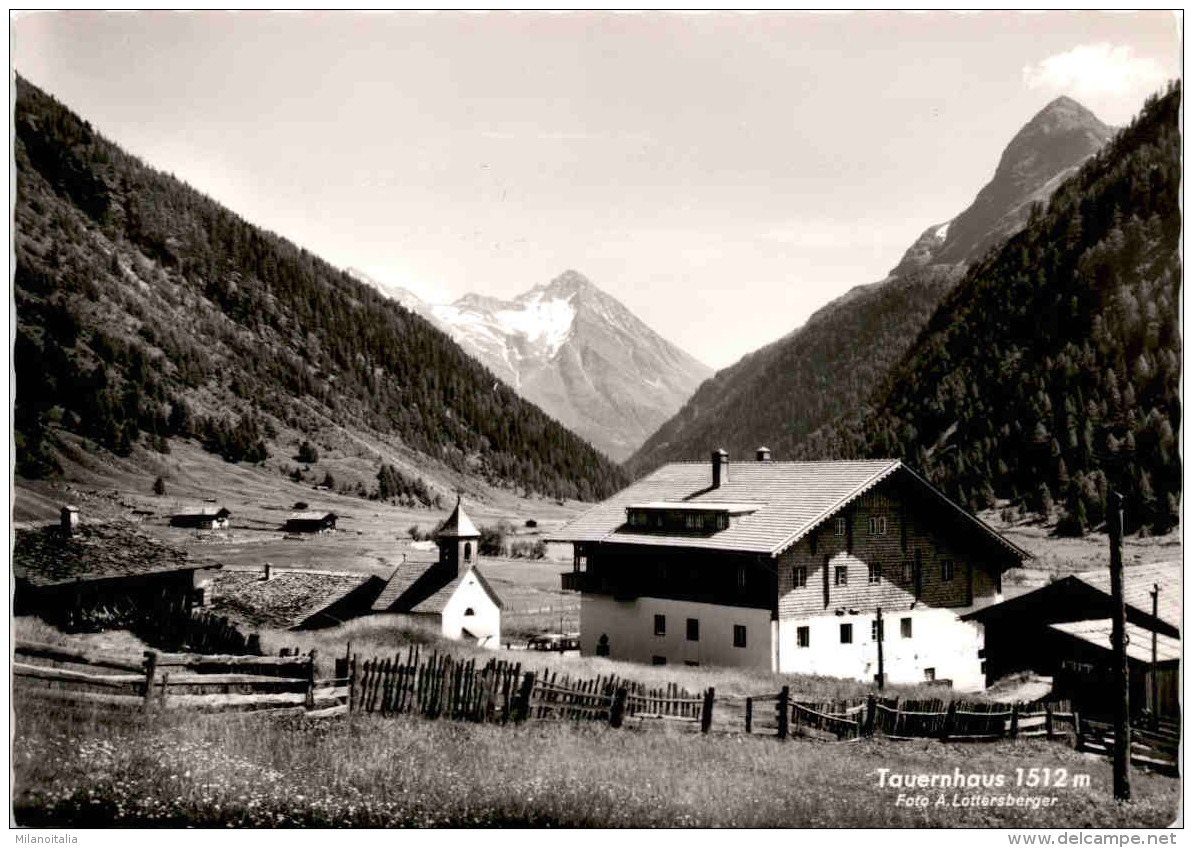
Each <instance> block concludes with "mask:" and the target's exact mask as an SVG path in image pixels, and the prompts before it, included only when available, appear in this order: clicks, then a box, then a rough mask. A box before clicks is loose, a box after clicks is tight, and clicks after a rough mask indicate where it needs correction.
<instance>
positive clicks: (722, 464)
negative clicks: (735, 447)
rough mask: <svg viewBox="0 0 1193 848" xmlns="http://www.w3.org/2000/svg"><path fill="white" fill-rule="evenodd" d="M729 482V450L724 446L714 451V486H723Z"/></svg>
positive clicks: (716, 487) (717, 487) (715, 487)
mask: <svg viewBox="0 0 1193 848" xmlns="http://www.w3.org/2000/svg"><path fill="white" fill-rule="evenodd" d="M728 482H729V452H728V451H727V450H725V449H724V448H721V449H720V450H715V451H713V452H712V487H713V488H714V489H719V488H721V483H728Z"/></svg>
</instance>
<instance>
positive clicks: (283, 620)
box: [212, 569, 382, 629]
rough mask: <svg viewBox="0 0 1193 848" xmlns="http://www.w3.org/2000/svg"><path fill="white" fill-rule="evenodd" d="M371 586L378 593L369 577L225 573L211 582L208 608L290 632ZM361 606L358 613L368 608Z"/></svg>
mask: <svg viewBox="0 0 1193 848" xmlns="http://www.w3.org/2000/svg"><path fill="white" fill-rule="evenodd" d="M374 583H375V584H376V585H375V589H376V590H377V591H380V590H381V585H382V581H381V578H380V577H375V576H373V575H370V574H358V573H353V572H329V571H305V570H303V571H300V570H293V571H279V570H276V569H274V570H272V571H271V576H270V579H268V580H265V579H264V575H263V573H262V572H261V571H260V570H257V569H253V570H251V571H250V570H241V569H237V570H235V571H230V570H225V571H222V572H220V573H219V574H218V575H216V576H215V578H213V580H212V589H213V593H212V594H213V601H212V607H213V608H214V609H216V610H218V611H220V612H222V613H230V614H233V615H235V616H237V617H240V618H244V619H247V620H249V621H251V622H252V623H253V624H256V625H264V626H268V627H276V628H283V629H284V628H294V627H300V626H302V625H303V624H304V623H307V622H309V621H310V620H311V619H313V618H315V617H316V616H318V615H319V614H320V613H322V612H323V611H325V610H327V609H328V608H329V607H332V606H333V605H335V604H337V603H339V602H340V601H342V600H344V599H345V598H347V597H348V596H349V595H351V594H352V593H354V592H357V591H358V590H361V591H364V590H365V589H366V588H367V587H368V586H369V585H370V584H374ZM361 604H362V605H363V607H364V609H363V610H358V611H357V612H358V613H359V612H361V611H367V609H368V607H369V604H368V603H365V601H364V600H362V601H361ZM328 623H334V622H331V621H329V622H328Z"/></svg>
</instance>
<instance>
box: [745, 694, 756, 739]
mask: <svg viewBox="0 0 1193 848" xmlns="http://www.w3.org/2000/svg"><path fill="white" fill-rule="evenodd" d="M753 732H754V699H753V698H746V733H753Z"/></svg>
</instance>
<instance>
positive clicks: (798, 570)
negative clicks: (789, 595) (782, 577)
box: [791, 565, 808, 589]
mask: <svg viewBox="0 0 1193 848" xmlns="http://www.w3.org/2000/svg"><path fill="white" fill-rule="evenodd" d="M791 585H792V588H795V589H802V588H804V587H805V586H807V585H808V569H807V568H805V567H804V566H802V565H797V566H795V568H793V569H791Z"/></svg>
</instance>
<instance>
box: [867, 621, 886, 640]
mask: <svg viewBox="0 0 1193 848" xmlns="http://www.w3.org/2000/svg"><path fill="white" fill-rule="evenodd" d="M885 630H886V627H885V625H884V623H883V622H882V621H880V620H879V619H877V618H876V619H874V620H873V621H871V622H870V641H871V642H883V641H886V637H885V635H884V631H885Z"/></svg>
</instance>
